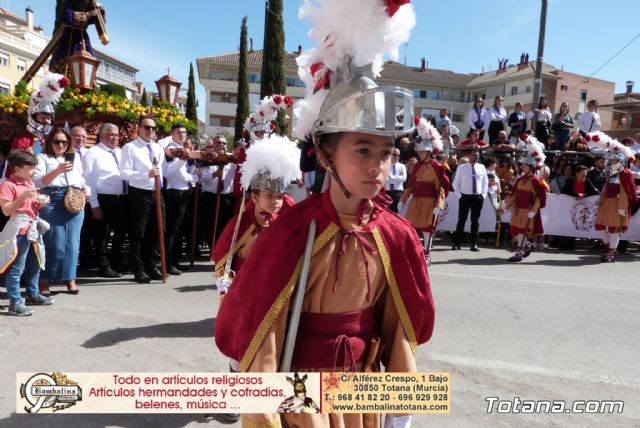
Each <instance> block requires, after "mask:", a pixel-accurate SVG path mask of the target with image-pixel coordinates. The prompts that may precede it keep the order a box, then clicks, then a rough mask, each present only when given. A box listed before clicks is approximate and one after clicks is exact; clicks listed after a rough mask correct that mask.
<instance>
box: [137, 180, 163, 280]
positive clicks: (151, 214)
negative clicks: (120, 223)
mask: <svg viewBox="0 0 640 428" xmlns="http://www.w3.org/2000/svg"><path fill="white" fill-rule="evenodd" d="M160 202H161V209H162V218H163V219H164V201H163V200H162V197H161V198H160ZM129 212H130V215H131V236H130V240H129V241H130V247H131V250H130V251H131V259H132V261H133V269H134V272H139V271H141V270H150V269H153V268H155V267H156V260H155V254H156V252H157V250H158V226H157V224H158V223H157V221H156V200H155V193H154V191H153V190H143V189H138V188H136V187H132V186H129ZM163 223H164V222H163ZM163 227H164V224H163Z"/></svg>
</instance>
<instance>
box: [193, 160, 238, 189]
mask: <svg viewBox="0 0 640 428" xmlns="http://www.w3.org/2000/svg"><path fill="white" fill-rule="evenodd" d="M218 169H220V167H219V166H215V165H211V166H206V167H204V168H200V172H201V173H202V175H201V177H200V183H201V184H202V191H203V192H210V193H217V191H218V177H214V176H213V173H214V172H216V171H218ZM235 174H236V164H235V163H228V164H226V165H225V166H224V170H223V171H222V191H221V192H220V193H221V194H223V195H228V194H230V193H231V192H233V176H234V175H235Z"/></svg>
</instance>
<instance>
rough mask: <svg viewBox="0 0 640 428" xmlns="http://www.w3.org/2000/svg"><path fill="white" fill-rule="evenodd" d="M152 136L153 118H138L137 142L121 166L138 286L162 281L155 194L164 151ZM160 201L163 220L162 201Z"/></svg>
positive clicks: (124, 155) (124, 151) (125, 153)
mask: <svg viewBox="0 0 640 428" xmlns="http://www.w3.org/2000/svg"><path fill="white" fill-rule="evenodd" d="M155 133H156V123H155V121H154V120H153V117H151V116H143V117H141V118H140V119H139V121H138V138H137V139H135V140H133V141H131V142H129V143H127V144H126V145H125V146H124V147H123V149H122V161H121V162H120V174H121V176H122V178H123V179H124V180H127V181H128V182H129V187H128V191H129V193H128V195H129V209H130V213H131V236H130V240H129V241H130V252H131V257H132V259H133V268H134V272H135V280H136V281H137V282H139V283H141V284H146V283H149V282H151V280H152V279H155V280H162V279H163V277H162V273H161V272H160V271H159V270H158V268H157V266H156V260H155V253H156V249H157V248H158V226H157V223H156V202H155V193H154V190H155V177H162V167H163V164H164V163H165V157H164V150H163V149H162V147H161V146H160V145H159V144H158V143H157V142H156V141H155ZM160 201H161V207H160V209H161V210H162V218H163V219H164V202H163V200H162V197H161V199H160ZM163 227H164V225H163Z"/></svg>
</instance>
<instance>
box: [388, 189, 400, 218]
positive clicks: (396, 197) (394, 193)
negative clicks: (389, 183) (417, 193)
mask: <svg viewBox="0 0 640 428" xmlns="http://www.w3.org/2000/svg"><path fill="white" fill-rule="evenodd" d="M402 193H403V192H402V190H387V195H389V197H390V198H391V200H392V201H393V202H391V205H389V211H392V212H394V213H396V214H397V213H398V202H400V196H402Z"/></svg>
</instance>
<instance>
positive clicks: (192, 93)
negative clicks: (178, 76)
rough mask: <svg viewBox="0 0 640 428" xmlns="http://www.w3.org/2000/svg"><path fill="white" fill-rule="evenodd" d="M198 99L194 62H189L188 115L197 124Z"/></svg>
mask: <svg viewBox="0 0 640 428" xmlns="http://www.w3.org/2000/svg"><path fill="white" fill-rule="evenodd" d="M197 107H198V101H197V100H196V82H195V78H194V77H193V63H189V87H188V89H187V111H186V117H187V119H189V120H190V121H192V122H193V123H195V124H196V125H197V124H198V110H197Z"/></svg>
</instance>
